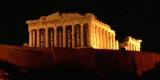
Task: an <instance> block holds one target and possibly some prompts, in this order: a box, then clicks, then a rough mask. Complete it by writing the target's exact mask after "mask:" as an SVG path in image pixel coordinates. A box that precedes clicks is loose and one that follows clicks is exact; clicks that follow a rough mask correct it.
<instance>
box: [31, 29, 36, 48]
mask: <svg viewBox="0 0 160 80" xmlns="http://www.w3.org/2000/svg"><path fill="white" fill-rule="evenodd" d="M32 33H33V34H32V36H33V37H32V46H33V47H36V45H35V40H36V39H35V38H36V31H35V30H33V31H32Z"/></svg>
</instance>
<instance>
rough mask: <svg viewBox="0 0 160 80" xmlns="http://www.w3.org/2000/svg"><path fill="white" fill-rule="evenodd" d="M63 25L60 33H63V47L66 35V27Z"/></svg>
mask: <svg viewBox="0 0 160 80" xmlns="http://www.w3.org/2000/svg"><path fill="white" fill-rule="evenodd" d="M65 27H66V26H63V33H62V34H63V39H62V40H63V47H64V48H65V47H66V37H67V36H66V30H65V29H66V28H65Z"/></svg>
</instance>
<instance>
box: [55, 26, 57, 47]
mask: <svg viewBox="0 0 160 80" xmlns="http://www.w3.org/2000/svg"><path fill="white" fill-rule="evenodd" d="M57 46H58V45H57V27H56V26H55V30H54V47H57Z"/></svg>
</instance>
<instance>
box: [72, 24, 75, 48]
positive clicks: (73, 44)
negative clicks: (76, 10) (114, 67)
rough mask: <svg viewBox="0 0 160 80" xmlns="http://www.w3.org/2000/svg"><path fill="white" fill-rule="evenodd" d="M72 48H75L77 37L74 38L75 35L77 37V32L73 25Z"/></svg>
mask: <svg viewBox="0 0 160 80" xmlns="http://www.w3.org/2000/svg"><path fill="white" fill-rule="evenodd" d="M72 30H73V31H72V48H75V43H74V42H75V41H74V40H75V37H74V35H75V30H74V25H72Z"/></svg>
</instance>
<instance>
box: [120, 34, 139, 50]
mask: <svg viewBox="0 0 160 80" xmlns="http://www.w3.org/2000/svg"><path fill="white" fill-rule="evenodd" d="M141 42H142V40H140V39H134V38H132V37H131V36H128V37H127V38H125V39H124V41H123V42H122V43H121V44H120V48H125V49H126V50H130V51H140V48H141Z"/></svg>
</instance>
